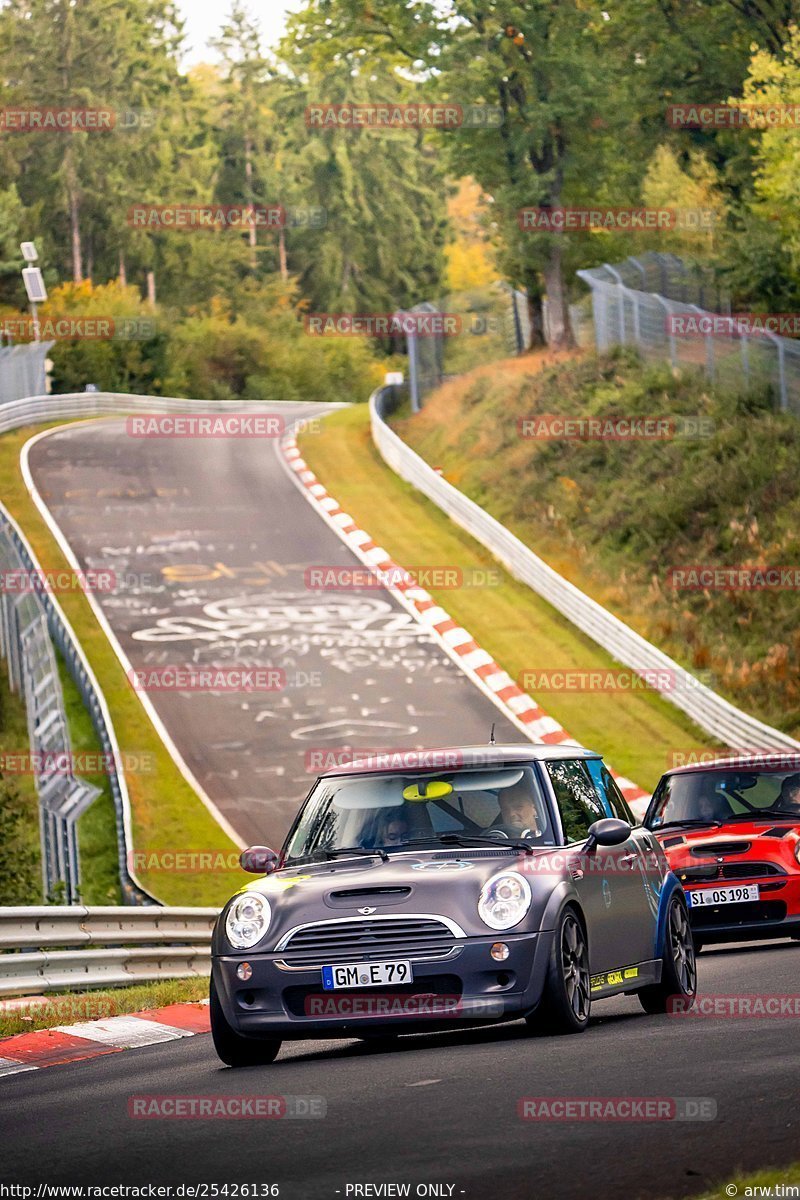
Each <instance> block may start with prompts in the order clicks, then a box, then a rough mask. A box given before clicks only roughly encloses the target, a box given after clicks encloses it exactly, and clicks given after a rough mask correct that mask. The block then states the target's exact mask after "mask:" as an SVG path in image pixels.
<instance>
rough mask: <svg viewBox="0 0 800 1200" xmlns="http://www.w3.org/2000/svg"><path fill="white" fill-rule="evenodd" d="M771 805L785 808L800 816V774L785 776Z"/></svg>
mask: <svg viewBox="0 0 800 1200" xmlns="http://www.w3.org/2000/svg"><path fill="white" fill-rule="evenodd" d="M773 807H774V808H783V809H787V810H788V811H790V812H796V813H797V815H798V816H800V774H798V775H787V776H786V778H785V779H784V781H783V783H782V784H781V790H780V794H779V795H778V799H777V800H776V801H775V804H774V806H773Z"/></svg>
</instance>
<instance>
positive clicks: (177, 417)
mask: <svg viewBox="0 0 800 1200" xmlns="http://www.w3.org/2000/svg"><path fill="white" fill-rule="evenodd" d="M285 429H286V423H285V421H284V419H283V417H281V416H277V415H275V414H272V413H215V414H213V415H210V414H206V413H172V414H169V415H166V414H164V413H148V414H143V415H141V416H138V417H127V418H126V420H125V432H126V434H127V435H128V437H134V438H278V437H282V436H283V433H284V431H285Z"/></svg>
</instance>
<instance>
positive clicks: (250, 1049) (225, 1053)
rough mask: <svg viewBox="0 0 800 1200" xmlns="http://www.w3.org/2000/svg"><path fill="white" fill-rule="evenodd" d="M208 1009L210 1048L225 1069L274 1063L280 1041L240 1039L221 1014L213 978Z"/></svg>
mask: <svg viewBox="0 0 800 1200" xmlns="http://www.w3.org/2000/svg"><path fill="white" fill-rule="evenodd" d="M209 1009H210V1014H211V1038H212V1041H213V1042H214V1049H215V1050H216V1052H217V1054H218V1055H219V1057H220V1058H221V1059H222V1061H223V1062H224V1063H227V1065H228V1066H229V1067H258V1066H262V1067H263V1066H266V1065H267V1064H268V1063H271V1062H274V1061H275V1059H276V1058H277V1057H278V1051H279V1050H280V1048H281V1039H280V1038H275V1037H271V1038H247V1037H242V1035H241V1034H240V1033H237V1032H236V1030H235V1029H232V1028H231V1026H230V1025H229V1024H228V1022H227V1019H226V1017H225V1013H224V1012H223V1011H222V1005H221V1004H220V1000H219V995H218V994H217V985H216V984H215V982H214V977H213V975H212V977H211V989H210V991H209Z"/></svg>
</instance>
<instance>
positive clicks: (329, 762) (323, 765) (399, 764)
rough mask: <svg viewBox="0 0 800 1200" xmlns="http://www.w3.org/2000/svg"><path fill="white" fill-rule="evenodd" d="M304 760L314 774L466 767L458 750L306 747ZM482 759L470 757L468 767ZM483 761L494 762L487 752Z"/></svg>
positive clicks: (448, 769) (307, 767) (478, 763)
mask: <svg viewBox="0 0 800 1200" xmlns="http://www.w3.org/2000/svg"><path fill="white" fill-rule="evenodd" d="M304 758H305V767H306V770H307V771H309V772H314V773H317V774H318V773H320V772H322V771H332V770H333V769H334V768H336V767H347V766H349V765H350V764H351V763H355V762H357V763H359V764H363V765H364V766H370V767H374V768H375V769H376V770H377V769H379V770H386V771H404V770H409V771H456V770H458V769H459V767H463V766H464V765H465V763H466V759H465V756H464V754H463V753H462V751H460V750H396V749H387V748H385V747H384V748H379V749H368V748H364V749H359V748H357V747H354V746H310V747H309V748H308V749H307V750H306V752H305V756H304ZM482 759H483V756H481V755H470V758H469V765H470V766H478V765H481V763H480V762H479V761H478V760H482ZM485 761H486V762H487V763H489V762H492V761H494V760H493V759H492V757H491V752H490V751H487V752H486V755H485Z"/></svg>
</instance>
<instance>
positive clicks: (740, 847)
mask: <svg viewBox="0 0 800 1200" xmlns="http://www.w3.org/2000/svg"><path fill="white" fill-rule="evenodd" d="M749 849H750V843H749V842H706V843H705V845H703V846H692V849H691V850H690V854H694V855H695V856H696V857H697V858H708V857H709V855H715V854H717V855H718V854H746V853H747V851H748V850H749Z"/></svg>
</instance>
